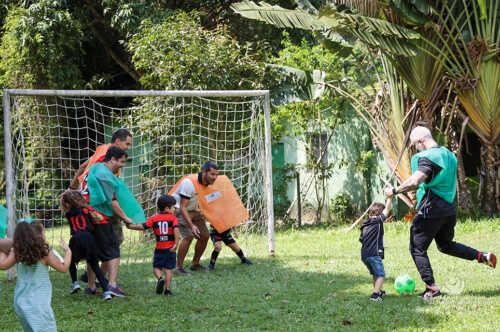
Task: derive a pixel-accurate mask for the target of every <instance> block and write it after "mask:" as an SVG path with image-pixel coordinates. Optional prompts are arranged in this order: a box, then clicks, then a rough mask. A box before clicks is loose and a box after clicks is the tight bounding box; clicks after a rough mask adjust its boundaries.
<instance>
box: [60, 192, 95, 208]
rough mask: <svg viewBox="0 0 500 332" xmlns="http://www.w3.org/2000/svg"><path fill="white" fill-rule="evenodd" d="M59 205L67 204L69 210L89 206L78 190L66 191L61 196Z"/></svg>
mask: <svg viewBox="0 0 500 332" xmlns="http://www.w3.org/2000/svg"><path fill="white" fill-rule="evenodd" d="M61 203H64V204H67V205H68V206H70V207H71V209H81V208H86V207H88V206H89V204H88V203H87V201H85V198H83V195H82V193H81V192H79V191H78V190H71V189H70V190H66V191H65V192H64V193H63V194H62V195H61Z"/></svg>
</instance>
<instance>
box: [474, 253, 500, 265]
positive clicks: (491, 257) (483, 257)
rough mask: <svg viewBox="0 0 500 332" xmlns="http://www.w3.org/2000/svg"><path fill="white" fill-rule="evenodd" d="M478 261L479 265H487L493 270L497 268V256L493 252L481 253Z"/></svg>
mask: <svg viewBox="0 0 500 332" xmlns="http://www.w3.org/2000/svg"><path fill="white" fill-rule="evenodd" d="M478 261H479V263H483V264H486V265H488V266H490V267H492V268H496V267H497V256H495V254H493V253H491V252H480V253H479V257H478Z"/></svg>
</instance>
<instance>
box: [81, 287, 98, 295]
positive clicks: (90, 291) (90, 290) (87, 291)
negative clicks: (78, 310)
mask: <svg viewBox="0 0 500 332" xmlns="http://www.w3.org/2000/svg"><path fill="white" fill-rule="evenodd" d="M84 293H85V294H87V295H96V294H97V288H90V287H87V288H85V291H84Z"/></svg>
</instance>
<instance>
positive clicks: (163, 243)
mask: <svg viewBox="0 0 500 332" xmlns="http://www.w3.org/2000/svg"><path fill="white" fill-rule="evenodd" d="M143 225H144V229H147V228H152V229H153V231H154V232H155V235H156V249H169V248H172V247H173V246H174V245H175V237H174V228H177V227H178V221H177V217H176V216H174V215H173V214H170V213H158V214H155V215H154V216H152V217H151V218H149V219H148V220H147V221H146V222H145V223H144V224H143Z"/></svg>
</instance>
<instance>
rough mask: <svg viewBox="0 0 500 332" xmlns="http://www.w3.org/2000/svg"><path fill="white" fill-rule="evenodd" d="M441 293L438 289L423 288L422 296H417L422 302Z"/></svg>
mask: <svg viewBox="0 0 500 332" xmlns="http://www.w3.org/2000/svg"><path fill="white" fill-rule="evenodd" d="M441 295H442V294H441V292H440V291H439V289H432V288H430V287H429V286H426V287H425V291H424V292H423V293H422V294H419V297H421V298H422V299H424V300H429V299H432V298H435V297H438V296H441Z"/></svg>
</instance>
